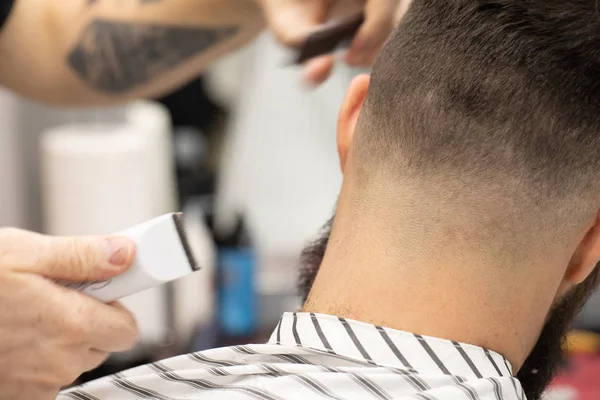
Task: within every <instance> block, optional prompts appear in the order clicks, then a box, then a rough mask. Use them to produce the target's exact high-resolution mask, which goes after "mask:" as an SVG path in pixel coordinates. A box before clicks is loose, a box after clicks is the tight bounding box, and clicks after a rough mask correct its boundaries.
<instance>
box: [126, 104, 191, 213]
mask: <svg viewBox="0 0 600 400" xmlns="http://www.w3.org/2000/svg"><path fill="white" fill-rule="evenodd" d="M125 119H126V120H127V122H128V123H129V124H131V125H133V126H135V127H137V128H139V129H140V131H141V132H142V133H143V134H144V135H145V138H146V139H147V140H148V144H149V145H150V146H151V147H152V150H151V151H152V152H153V153H154V155H153V156H152V158H153V160H154V162H153V164H152V167H153V168H154V171H152V172H150V171H149V174H151V176H152V179H153V180H154V183H155V185H156V187H155V191H156V196H157V199H156V202H155V204H156V206H157V207H158V208H157V210H156V214H157V215H162V214H166V213H170V212H175V211H178V209H179V206H178V201H177V187H176V178H175V161H174V157H173V140H172V136H173V132H172V124H171V115H170V113H169V110H168V109H167V108H166V107H165V106H163V105H162V104H160V103H157V102H152V101H137V102H135V103H133V104H131V105H129V106H127V107H126V109H125Z"/></svg>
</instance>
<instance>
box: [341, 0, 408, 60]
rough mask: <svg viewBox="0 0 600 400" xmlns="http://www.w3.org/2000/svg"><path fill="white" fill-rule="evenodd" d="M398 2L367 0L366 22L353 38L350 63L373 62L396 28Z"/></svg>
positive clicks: (348, 56) (391, 0)
mask: <svg viewBox="0 0 600 400" xmlns="http://www.w3.org/2000/svg"><path fill="white" fill-rule="evenodd" d="M403 1H406V0H403ZM398 4H399V1H398V0H366V4H365V22H364V23H363V25H362V26H361V27H360V29H359V31H358V32H357V34H356V36H355V37H354V39H353V40H352V45H351V47H350V50H349V51H348V54H347V56H346V61H347V62H348V63H349V64H350V65H354V66H370V65H372V64H373V62H374V61H375V57H376V56H377V54H378V53H379V50H380V49H381V47H382V46H383V44H384V42H385V41H386V39H387V38H388V36H389V35H390V33H391V32H392V30H393V29H394V26H395V23H396V15H397V14H396V12H397V9H398Z"/></svg>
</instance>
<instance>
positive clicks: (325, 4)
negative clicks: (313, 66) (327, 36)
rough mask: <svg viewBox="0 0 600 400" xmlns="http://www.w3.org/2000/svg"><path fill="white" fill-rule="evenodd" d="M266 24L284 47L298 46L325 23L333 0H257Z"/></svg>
mask: <svg viewBox="0 0 600 400" xmlns="http://www.w3.org/2000/svg"><path fill="white" fill-rule="evenodd" d="M259 1H260V3H261V5H262V7H263V11H264V14H265V17H266V19H267V24H268V25H269V28H270V29H271V31H272V32H273V33H274V34H275V36H276V37H277V39H278V40H279V41H280V42H281V43H283V44H284V45H286V46H292V47H294V46H298V45H299V44H301V43H302V42H303V41H304V39H306V37H307V35H308V34H309V33H310V32H311V31H313V30H314V29H316V28H317V27H318V26H319V25H320V24H322V23H323V22H325V20H326V18H327V14H328V12H329V8H330V6H331V4H332V3H333V0H259Z"/></svg>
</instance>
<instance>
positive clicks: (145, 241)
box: [61, 213, 199, 302]
mask: <svg viewBox="0 0 600 400" xmlns="http://www.w3.org/2000/svg"><path fill="white" fill-rule="evenodd" d="M118 235H120V236H127V237H129V238H130V239H132V240H133V241H134V242H135V244H136V254H135V259H134V261H133V264H132V266H131V267H130V268H129V269H128V270H127V271H125V272H124V273H122V274H121V275H118V276H116V277H114V278H111V279H108V280H106V281H101V282H61V284H63V285H64V286H67V287H70V288H73V289H76V290H79V291H82V292H84V293H86V294H88V295H90V296H92V297H95V298H97V299H98V300H101V301H103V302H111V301H115V300H118V299H120V298H122V297H125V296H129V295H131V294H135V293H137V292H141V291H142V290H146V289H150V288H152V287H155V286H158V285H161V284H163V283H166V282H169V281H172V280H175V279H178V278H181V277H183V276H186V275H189V274H191V273H192V272H195V271H198V270H199V267H198V265H197V264H196V261H195V259H194V255H193V254H192V251H191V247H190V244H189V242H188V239H187V236H186V233H185V229H184V225H183V214H181V213H172V214H165V215H163V216H160V217H157V218H154V219H151V220H150V221H147V222H144V223H142V224H140V225H136V226H134V227H132V228H129V229H126V230H124V231H122V232H119V233H118Z"/></svg>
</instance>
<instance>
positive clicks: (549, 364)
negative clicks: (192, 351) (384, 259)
mask: <svg viewBox="0 0 600 400" xmlns="http://www.w3.org/2000/svg"><path fill="white" fill-rule="evenodd" d="M334 217H335V216H334ZM334 217H332V218H331V219H330V220H329V221H328V222H327V223H326V224H325V225H324V226H323V228H322V229H321V233H320V235H319V236H318V238H317V239H316V240H315V241H314V242H312V243H310V244H309V245H308V246H306V247H305V248H304V250H303V251H302V255H301V257H300V274H299V279H298V289H299V291H300V294H301V296H302V302H303V303H304V302H306V300H307V298H308V295H309V293H310V290H311V288H312V285H313V283H314V281H315V278H316V277H317V273H318V272H319V267H320V266H321V262H322V261H323V258H324V257H325V250H326V249H327V244H328V243H329V236H330V235H331V229H332V226H333V219H334ZM599 272H600V269H599V268H598V266H597V267H596V268H595V269H594V271H593V272H592V273H591V274H590V275H589V276H588V278H587V279H586V280H585V281H584V282H582V283H581V284H579V285H577V286H576V287H575V288H574V289H572V290H571V291H570V292H569V293H567V295H565V296H564V297H563V298H562V299H560V300H558V301H557V302H556V304H555V305H554V306H553V307H552V309H551V310H550V312H549V313H548V317H547V318H546V322H545V324H544V327H543V328H542V331H541V333H540V337H539V338H538V341H537V342H536V344H535V346H534V347H533V350H532V351H531V353H529V356H528V357H527V358H526V359H525V362H524V363H523V366H522V367H521V369H520V370H519V372H518V373H517V374H516V377H517V379H518V380H519V381H520V382H521V386H522V387H523V391H524V392H525V395H526V396H527V399H528V400H540V399H541V398H542V394H543V393H544V390H545V389H546V388H547V387H548V385H549V384H550V382H551V381H552V379H553V378H554V376H555V374H556V373H557V372H558V370H559V369H560V367H561V366H562V365H563V364H564V347H565V346H564V345H565V339H566V335H567V333H568V331H569V329H570V327H571V323H572V321H573V319H574V317H575V315H577V313H578V312H579V311H580V310H581V308H582V307H583V305H584V304H585V302H586V300H587V299H588V298H589V297H590V296H591V295H592V293H593V292H594V291H595V289H596V288H597V286H598V282H599V280H600V279H599V275H600V274H599Z"/></svg>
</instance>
